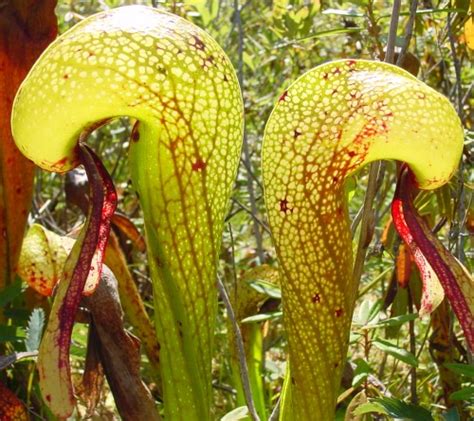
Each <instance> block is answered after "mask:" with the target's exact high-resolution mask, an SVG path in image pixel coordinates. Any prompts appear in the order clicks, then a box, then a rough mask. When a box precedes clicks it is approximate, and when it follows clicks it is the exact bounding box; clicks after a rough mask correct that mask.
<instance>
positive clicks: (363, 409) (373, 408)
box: [352, 402, 387, 415]
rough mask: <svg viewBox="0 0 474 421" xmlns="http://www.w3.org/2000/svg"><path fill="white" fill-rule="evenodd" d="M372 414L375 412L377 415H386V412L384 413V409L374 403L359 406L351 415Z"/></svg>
mask: <svg viewBox="0 0 474 421" xmlns="http://www.w3.org/2000/svg"><path fill="white" fill-rule="evenodd" d="M372 412H375V413H377V414H387V411H385V408H384V407H383V406H382V405H379V404H378V403H374V402H368V403H364V404H362V405H360V406H359V407H358V408H357V409H355V410H354V411H353V412H352V413H353V414H354V415H364V414H370V413H372Z"/></svg>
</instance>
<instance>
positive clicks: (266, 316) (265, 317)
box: [241, 311, 283, 323]
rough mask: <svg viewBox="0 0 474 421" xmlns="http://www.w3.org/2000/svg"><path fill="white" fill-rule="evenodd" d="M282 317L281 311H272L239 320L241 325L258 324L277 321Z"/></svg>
mask: <svg viewBox="0 0 474 421" xmlns="http://www.w3.org/2000/svg"><path fill="white" fill-rule="evenodd" d="M281 316H283V312H281V311H274V312H273V313H262V314H256V315H255V316H250V317H246V318H245V319H242V320H241V323H258V322H263V321H265V320H273V319H279V318H281Z"/></svg>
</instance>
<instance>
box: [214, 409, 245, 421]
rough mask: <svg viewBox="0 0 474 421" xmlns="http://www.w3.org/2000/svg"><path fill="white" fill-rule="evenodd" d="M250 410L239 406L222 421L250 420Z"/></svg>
mask: <svg viewBox="0 0 474 421" xmlns="http://www.w3.org/2000/svg"><path fill="white" fill-rule="evenodd" d="M248 414H249V410H248V408H247V407H246V406H239V407H238V408H235V409H233V410H232V411H230V412H228V413H227V414H225V415H224V416H223V417H222V418H221V421H236V420H243V419H246V418H248Z"/></svg>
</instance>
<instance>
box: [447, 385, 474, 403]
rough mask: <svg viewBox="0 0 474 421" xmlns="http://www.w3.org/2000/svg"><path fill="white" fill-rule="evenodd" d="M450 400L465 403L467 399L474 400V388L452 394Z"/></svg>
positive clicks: (466, 388)
mask: <svg viewBox="0 0 474 421" xmlns="http://www.w3.org/2000/svg"><path fill="white" fill-rule="evenodd" d="M449 398H450V399H452V400H453V401H464V400H467V399H472V398H474V386H467V387H463V388H462V389H459V390H457V391H456V392H453V393H451V395H449Z"/></svg>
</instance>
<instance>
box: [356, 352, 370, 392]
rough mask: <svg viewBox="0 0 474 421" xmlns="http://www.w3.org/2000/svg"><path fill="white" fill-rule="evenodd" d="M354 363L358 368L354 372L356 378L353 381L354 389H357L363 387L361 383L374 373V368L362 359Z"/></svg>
mask: <svg viewBox="0 0 474 421" xmlns="http://www.w3.org/2000/svg"><path fill="white" fill-rule="evenodd" d="M354 363H355V364H356V368H355V370H354V378H353V379H352V387H354V388H356V387H358V386H360V385H361V383H362V382H363V381H364V380H365V379H366V378H367V376H368V375H369V374H370V373H371V372H372V368H371V367H370V365H369V364H368V363H367V361H365V360H363V359H362V358H357V359H356V360H355V361H354Z"/></svg>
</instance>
